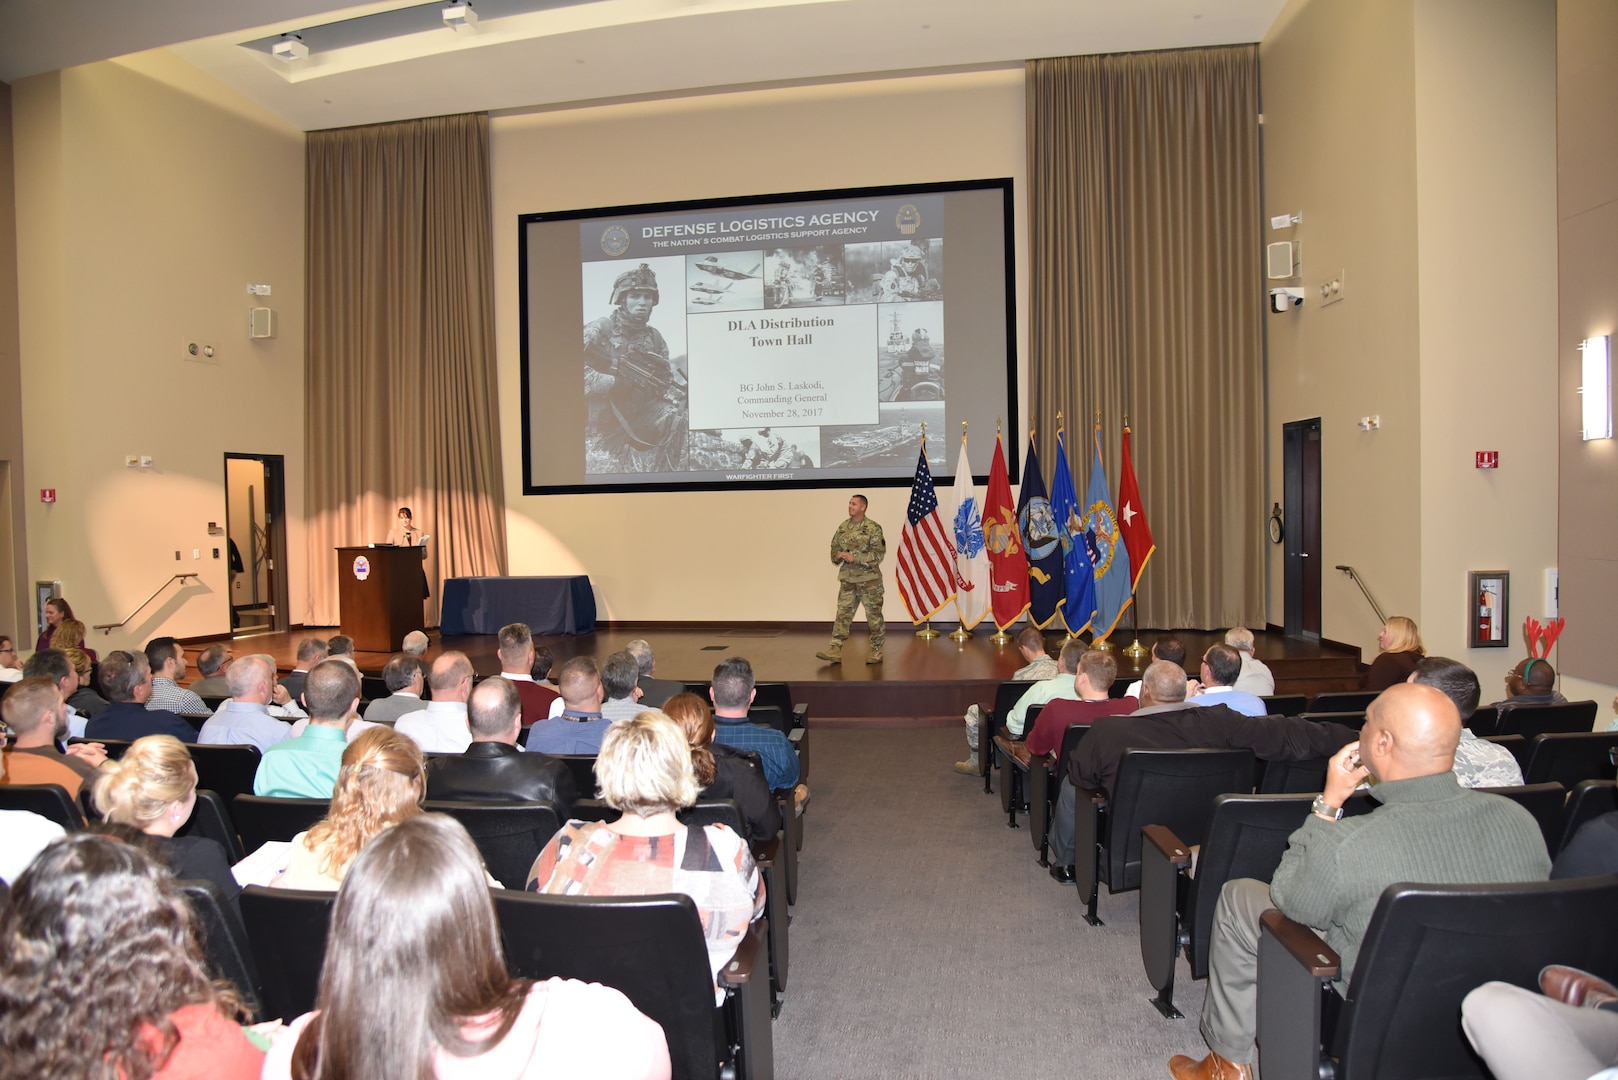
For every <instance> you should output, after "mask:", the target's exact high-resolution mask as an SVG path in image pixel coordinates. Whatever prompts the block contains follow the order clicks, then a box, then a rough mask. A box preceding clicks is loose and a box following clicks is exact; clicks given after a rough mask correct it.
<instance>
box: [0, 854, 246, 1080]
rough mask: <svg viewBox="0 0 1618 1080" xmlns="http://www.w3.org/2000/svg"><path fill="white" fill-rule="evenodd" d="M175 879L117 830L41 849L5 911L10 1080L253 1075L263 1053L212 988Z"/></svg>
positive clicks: (1, 974)
mask: <svg viewBox="0 0 1618 1080" xmlns="http://www.w3.org/2000/svg"><path fill="white" fill-rule="evenodd" d="M199 933H200V931H199V928H198V927H197V925H196V919H195V916H194V915H193V914H192V913H191V906H190V904H188V903H187V902H186V899H185V896H184V894H182V893H181V892H180V891H179V890H178V889H177V888H176V887H175V884H174V877H173V875H172V874H170V873H169V871H168V870H167V869H166V868H165V867H163V866H162V865H161V864H160V863H159V862H158V860H156V859H155V858H154V857H153V856H151V855H149V854H147V853H146V852H145V851H142V850H141V849H140V848H138V847H135V846H134V845H132V844H127V843H124V842H123V841H121V840H117V839H114V838H113V837H111V836H101V835H97V834H95V833H78V834H75V835H73V836H69V837H67V838H65V839H63V840H59V841H57V842H56V843H54V844H52V845H51V846H50V847H48V848H46V849H45V850H44V851H43V852H41V853H40V855H39V857H38V858H37V859H35V860H34V863H33V865H32V866H30V867H29V868H28V870H27V871H26V872H24V874H23V875H22V877H21V878H20V879H18V881H17V882H16V885H15V887H14V888H13V889H12V891H11V902H10V904H9V905H8V906H7V907H6V908H5V909H4V911H3V912H0V1060H3V1061H4V1066H3V1068H4V1071H5V1072H6V1075H8V1076H18V1077H22V1076H30V1077H35V1076H37V1077H47V1076H48V1077H120V1078H124V1080H147V1078H156V1080H170V1078H172V1080H180V1078H190V1077H208V1078H210V1080H254V1078H256V1077H257V1076H258V1075H259V1071H260V1069H261V1067H262V1065H263V1061H264V1055H263V1054H262V1053H261V1052H260V1051H259V1050H258V1049H257V1048H256V1047H254V1046H253V1044H252V1043H250V1042H249V1041H248V1040H247V1037H246V1035H244V1034H243V1033H242V1029H241V1027H240V1025H239V1023H238V1019H239V1017H240V1013H241V1008H240V1002H239V1001H238V1000H237V998H236V996H235V993H234V991H231V990H228V989H225V988H224V984H220V983H215V982H214V981H213V976H212V974H211V973H210V972H209V970H208V966H207V963H206V961H205V960H204V959H203V953H202V947H201V945H200V943H199V941H198V938H199Z"/></svg>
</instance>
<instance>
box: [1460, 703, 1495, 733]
mask: <svg viewBox="0 0 1618 1080" xmlns="http://www.w3.org/2000/svg"><path fill="white" fill-rule="evenodd" d="M1499 723H1500V713H1499V712H1498V711H1497V710H1496V709H1495V707H1494V706H1493V705H1479V706H1478V707H1477V709H1476V711H1474V712H1473V713H1472V715H1471V716H1468V717H1467V718H1466V728H1467V730H1468V731H1470V732H1471V733H1472V734H1474V735H1477V736H1479V737H1482V736H1485V735H1493V734H1494V732H1495V728H1496V727H1497V726H1498V725H1499Z"/></svg>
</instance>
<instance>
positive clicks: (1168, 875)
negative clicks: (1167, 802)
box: [1140, 794, 1372, 1019]
mask: <svg viewBox="0 0 1618 1080" xmlns="http://www.w3.org/2000/svg"><path fill="white" fill-rule="evenodd" d="M1313 803H1314V796H1313V795H1307V794H1303V795H1237V794H1229V795H1219V796H1216V797H1215V798H1214V801H1213V809H1212V812H1211V813H1210V815H1209V817H1208V823H1207V828H1206V829H1205V830H1204V831H1203V832H1202V833H1201V834H1200V835H1198V836H1196V837H1194V838H1192V839H1195V840H1198V841H1200V842H1201V844H1202V852H1201V856H1200V857H1199V858H1198V859H1197V865H1196V873H1195V875H1194V876H1193V874H1192V872H1191V848H1190V846H1189V844H1188V842H1187V840H1186V839H1182V838H1181V837H1179V836H1176V835H1175V834H1174V831H1173V830H1172V829H1168V828H1165V827H1164V826H1162V825H1148V826H1146V829H1145V840H1146V842H1145V845H1144V846H1143V848H1142V849H1141V866H1140V957H1141V962H1142V963H1143V964H1144V965H1145V966H1146V978H1147V979H1148V981H1150V983H1151V985H1152V989H1154V990H1156V991H1157V996H1156V997H1155V998H1153V999H1152V1004H1153V1005H1155V1006H1157V1011H1158V1012H1160V1013H1162V1014H1163V1015H1164V1016H1166V1017H1168V1018H1170V1019H1179V1018H1180V1016H1181V1015H1182V1014H1181V1013H1180V1010H1178V1009H1176V1008H1175V1007H1174V968H1175V959H1176V957H1177V956H1178V955H1179V953H1180V952H1181V951H1182V950H1183V951H1184V953H1185V958H1186V961H1187V963H1188V964H1189V966H1190V968H1191V977H1192V978H1193V979H1206V978H1207V977H1208V952H1209V948H1208V947H1209V944H1210V943H1211V942H1212V940H1213V917H1214V906H1215V905H1216V904H1217V903H1218V902H1219V891H1220V890H1221V889H1223V888H1224V887H1225V882H1227V881H1231V880H1233V879H1235V878H1255V879H1257V880H1259V881H1269V880H1270V879H1271V878H1272V877H1274V876H1275V868H1276V867H1277V866H1279V865H1280V863H1281V856H1282V855H1284V854H1286V850H1287V839H1288V838H1289V837H1290V836H1291V835H1292V834H1293V833H1294V832H1296V831H1297V830H1298V827H1299V826H1300V825H1302V824H1303V823H1304V820H1305V819H1306V818H1307V817H1308V816H1309V808H1310V806H1311V805H1313ZM1371 809H1372V803H1371V800H1370V797H1369V796H1367V795H1354V796H1351V797H1350V798H1349V799H1348V801H1347V802H1345V803H1344V804H1343V813H1344V814H1345V815H1349V816H1353V815H1356V814H1368V813H1370V812H1371Z"/></svg>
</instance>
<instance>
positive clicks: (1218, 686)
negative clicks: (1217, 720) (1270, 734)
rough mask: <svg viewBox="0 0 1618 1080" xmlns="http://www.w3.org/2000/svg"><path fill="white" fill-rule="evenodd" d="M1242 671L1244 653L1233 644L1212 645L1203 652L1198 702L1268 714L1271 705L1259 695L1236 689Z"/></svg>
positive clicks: (1256, 714) (1244, 711)
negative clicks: (1232, 646) (1231, 645)
mask: <svg viewBox="0 0 1618 1080" xmlns="http://www.w3.org/2000/svg"><path fill="white" fill-rule="evenodd" d="M1241 671H1242V654H1241V653H1239V652H1237V651H1236V650H1235V649H1233V648H1231V647H1230V646H1229V645H1214V646H1210V647H1209V649H1208V651H1207V652H1205V653H1203V654H1202V686H1201V688H1200V689H1199V690H1198V691H1197V693H1196V695H1195V700H1196V703H1197V704H1198V705H1223V706H1225V707H1226V708H1228V709H1232V710H1234V711H1236V712H1239V713H1241V714H1242V715H1243V716H1267V715H1268V714H1269V711H1270V707H1269V706H1268V705H1266V704H1264V702H1262V701H1260V700H1259V699H1258V697H1257V695H1255V694H1249V693H1247V692H1246V691H1245V690H1238V689H1236V680H1237V679H1238V678H1239V677H1240V676H1241Z"/></svg>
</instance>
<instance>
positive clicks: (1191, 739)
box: [1047, 660, 1356, 885]
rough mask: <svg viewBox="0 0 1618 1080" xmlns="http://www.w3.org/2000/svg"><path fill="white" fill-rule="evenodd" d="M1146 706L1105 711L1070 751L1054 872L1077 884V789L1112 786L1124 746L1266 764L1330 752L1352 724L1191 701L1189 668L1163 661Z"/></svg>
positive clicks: (1346, 738) (1055, 822)
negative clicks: (1235, 753)
mask: <svg viewBox="0 0 1618 1080" xmlns="http://www.w3.org/2000/svg"><path fill="white" fill-rule="evenodd" d="M1141 681H1142V682H1143V683H1144V684H1145V686H1144V688H1143V689H1142V690H1141V699H1140V700H1141V708H1139V709H1137V710H1135V711H1134V712H1133V713H1130V714H1129V715H1128V716H1104V717H1102V718H1101V719H1099V720H1097V721H1095V722H1094V723H1092V724H1091V725H1090V731H1089V733H1088V734H1086V735H1085V736H1084V738H1083V739H1081V740H1080V741H1079V745H1078V746H1077V747H1075V748H1074V750H1073V753H1071V754H1069V755H1068V759H1067V776H1066V777H1064V778H1063V780H1062V785H1061V789H1060V791H1059V793H1058V795H1057V799H1056V810H1055V811H1054V812H1053V813H1052V814H1051V824H1050V830H1049V832H1048V833H1047V836H1048V838H1049V840H1050V844H1051V855H1050V858H1051V876H1052V877H1054V878H1055V879H1056V880H1057V881H1059V882H1061V883H1062V884H1064V885H1070V884H1072V883H1073V867H1072V865H1071V864H1072V862H1073V828H1074V821H1075V813H1076V811H1077V806H1078V789H1079V788H1081V787H1083V788H1089V789H1092V790H1095V789H1099V790H1101V791H1107V792H1111V791H1112V785H1113V781H1114V780H1115V779H1116V778H1117V775H1118V766H1119V764H1120V763H1121V762H1122V760H1123V756H1124V751H1125V750H1129V749H1131V748H1136V747H1138V748H1141V749H1146V750H1196V749H1203V748H1207V749H1217V750H1237V749H1248V750H1251V751H1253V753H1254V755H1255V756H1256V757H1258V758H1260V759H1262V760H1265V761H1302V760H1306V759H1308V758H1319V757H1325V756H1326V755H1328V754H1331V753H1334V752H1335V751H1336V750H1337V749H1338V748H1339V747H1341V746H1343V745H1345V744H1346V743H1349V742H1352V741H1353V740H1354V739H1355V737H1356V735H1355V731H1354V729H1353V728H1350V727H1344V726H1343V725H1341V724H1331V723H1317V722H1315V721H1313V720H1304V719H1301V718H1299V717H1296V716H1243V715H1242V714H1241V713H1239V712H1235V711H1234V710H1232V709H1231V708H1229V707H1228V706H1226V705H1223V704H1220V703H1218V702H1217V701H1216V702H1215V703H1213V704H1203V703H1202V700H1201V699H1200V698H1187V697H1186V696H1185V692H1186V678H1185V669H1184V668H1182V667H1181V666H1180V665H1179V664H1174V663H1170V662H1168V661H1166V660H1154V661H1153V662H1152V663H1151V664H1149V665H1147V668H1146V674H1145V676H1144V678H1143V679H1142V680H1141Z"/></svg>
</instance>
